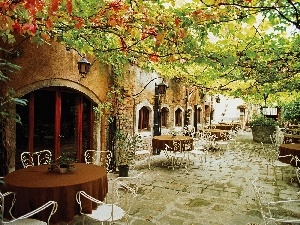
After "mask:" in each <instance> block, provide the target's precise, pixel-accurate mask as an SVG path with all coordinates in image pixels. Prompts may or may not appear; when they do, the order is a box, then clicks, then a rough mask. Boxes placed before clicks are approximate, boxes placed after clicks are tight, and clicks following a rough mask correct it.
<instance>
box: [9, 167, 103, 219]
mask: <svg viewBox="0 0 300 225" xmlns="http://www.w3.org/2000/svg"><path fill="white" fill-rule="evenodd" d="M48 167H49V165H41V166H34V167H28V168H24V169H20V170H16V171H14V172H11V173H9V174H7V175H6V176H5V177H4V182H5V189H6V190H7V191H13V192H16V203H15V206H14V212H13V215H15V216H16V217H18V216H21V215H24V214H26V213H28V212H29V211H32V210H34V209H36V208H38V207H39V206H41V205H43V204H44V203H46V202H48V201H50V200H53V201H56V202H57V203H58V208H57V211H56V212H55V214H54V215H53V216H52V217H51V220H50V222H51V224H56V223H58V222H60V221H64V222H67V223H69V222H71V221H72V220H73V218H74V216H75V215H80V211H79V205H78V203H77V202H76V198H75V196H76V193H77V192H78V191H85V192H87V193H88V194H89V195H91V196H93V197H94V198H96V199H99V200H102V201H103V200H104V198H105V196H106V194H107V192H108V181H107V173H106V170H105V168H103V167H99V166H96V165H93V164H84V163H76V164H75V167H76V171H75V172H74V173H65V174H60V173H56V172H50V171H48ZM96 207H97V206H96V205H92V203H91V202H90V201H87V202H84V205H83V210H84V211H85V212H87V213H91V211H92V209H93V208H96ZM49 211H50V210H49ZM49 211H45V212H44V211H43V212H41V213H38V214H37V219H39V220H43V221H45V222H46V221H47V219H48V215H49Z"/></svg>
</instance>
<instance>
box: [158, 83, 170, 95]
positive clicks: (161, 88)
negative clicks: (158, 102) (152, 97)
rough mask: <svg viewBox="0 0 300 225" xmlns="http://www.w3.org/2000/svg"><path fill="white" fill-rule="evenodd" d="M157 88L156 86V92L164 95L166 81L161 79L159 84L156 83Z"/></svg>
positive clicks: (166, 86)
mask: <svg viewBox="0 0 300 225" xmlns="http://www.w3.org/2000/svg"><path fill="white" fill-rule="evenodd" d="M157 88H158V93H159V94H160V95H165V94H166V90H167V88H168V85H166V83H165V82H164V81H162V82H161V83H160V84H157Z"/></svg>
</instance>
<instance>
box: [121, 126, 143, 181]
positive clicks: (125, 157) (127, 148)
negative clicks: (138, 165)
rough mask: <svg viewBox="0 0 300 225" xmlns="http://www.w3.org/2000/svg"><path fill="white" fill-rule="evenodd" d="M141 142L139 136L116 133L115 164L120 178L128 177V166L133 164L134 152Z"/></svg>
mask: <svg viewBox="0 0 300 225" xmlns="http://www.w3.org/2000/svg"><path fill="white" fill-rule="evenodd" d="M141 141H142V140H141V136H140V135H137V134H135V135H130V134H129V133H128V132H123V131H120V130H118V131H117V132H116V164H117V167H118V170H119V176H120V177H128V171H129V166H130V165H132V164H133V163H134V159H135V151H136V148H137V146H138V144H139V143H141Z"/></svg>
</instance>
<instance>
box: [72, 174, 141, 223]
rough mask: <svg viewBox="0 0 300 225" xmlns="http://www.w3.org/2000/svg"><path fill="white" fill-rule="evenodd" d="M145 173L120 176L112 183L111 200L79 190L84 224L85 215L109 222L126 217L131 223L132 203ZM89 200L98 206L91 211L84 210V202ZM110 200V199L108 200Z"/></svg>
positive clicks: (77, 197) (78, 198)
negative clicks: (105, 200) (94, 196)
mask: <svg viewBox="0 0 300 225" xmlns="http://www.w3.org/2000/svg"><path fill="white" fill-rule="evenodd" d="M142 174H143V173H140V174H139V175H137V176H135V177H118V178H116V179H115V180H114V182H113V185H112V191H113V193H112V197H111V199H110V200H111V202H108V203H106V202H102V201H100V200H98V199H95V198H93V197H92V196H90V195H88V194H87V193H86V192H84V191H79V192H78V193H77V194H76V201H77V202H78V204H79V206H80V213H81V214H82V215H84V216H83V218H82V223H83V224H84V219H85V216H87V217H89V218H91V219H93V220H95V221H99V222H101V224H104V222H106V221H107V222H109V224H112V223H113V222H115V221H119V220H122V219H123V218H125V219H126V222H127V224H129V221H128V217H129V213H130V209H131V206H132V204H133V203H134V200H135V198H136V197H137V191H138V188H139V187H140V183H141V177H142ZM86 200H89V201H92V202H94V203H96V204H97V205H98V206H97V208H96V209H94V210H92V212H91V213H85V212H83V204H84V203H83V202H84V201H86ZM108 201H109V200H108Z"/></svg>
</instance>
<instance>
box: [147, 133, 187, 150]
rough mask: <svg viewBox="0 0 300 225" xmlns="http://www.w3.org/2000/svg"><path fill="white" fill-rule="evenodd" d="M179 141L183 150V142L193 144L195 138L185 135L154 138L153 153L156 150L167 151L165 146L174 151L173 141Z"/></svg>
mask: <svg viewBox="0 0 300 225" xmlns="http://www.w3.org/2000/svg"><path fill="white" fill-rule="evenodd" d="M174 140H179V141H180V144H181V149H182V148H183V142H184V141H188V142H190V143H193V138H192V137H190V136H183V135H176V136H175V137H174V136H172V135H161V136H154V137H153V139H152V148H153V151H155V150H156V149H159V150H162V149H165V147H166V146H165V144H167V145H169V146H170V147H171V149H173V141H174Z"/></svg>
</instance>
